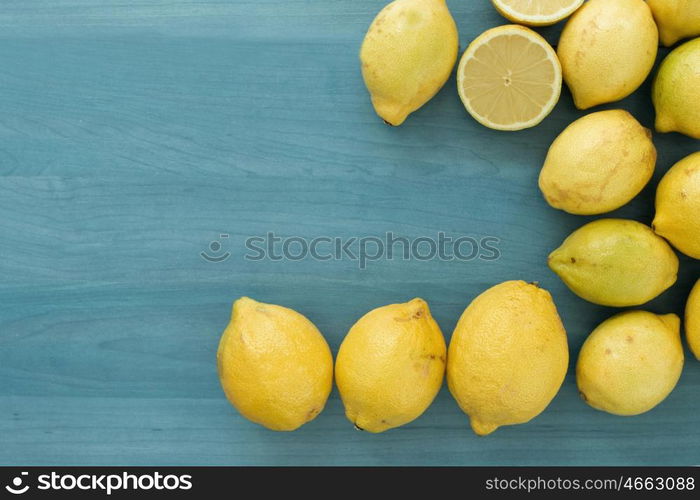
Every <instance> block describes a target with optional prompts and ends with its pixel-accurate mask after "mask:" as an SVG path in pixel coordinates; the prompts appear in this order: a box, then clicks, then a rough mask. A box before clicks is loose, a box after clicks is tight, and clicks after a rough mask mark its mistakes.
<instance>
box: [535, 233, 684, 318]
mask: <svg viewBox="0 0 700 500" xmlns="http://www.w3.org/2000/svg"><path fill="white" fill-rule="evenodd" d="M549 267H550V268H551V269H552V271H554V272H555V273H557V275H559V277H560V278H561V279H562V281H563V282H564V283H565V284H566V285H567V286H568V287H569V288H570V289H571V291H573V292H574V293H575V294H576V295H578V296H579V297H581V298H583V299H586V300H588V301H589V302H593V303H594V304H600V305H604V306H613V307H626V306H637V305H640V304H644V303H645V302H648V301H650V300H651V299H653V298H655V297H656V296H658V295H660V294H661V293H662V292H664V291H665V290H666V289H668V288H669V287H670V286H671V285H673V284H674V283H675V282H676V277H677V274H678V257H676V254H675V253H674V252H673V249H672V248H671V247H670V246H669V245H668V243H666V241H665V240H664V239H663V238H660V237H659V236H657V235H656V234H654V231H652V230H651V228H649V227H648V226H645V225H644V224H642V223H640V222H636V221H633V220H624V219H600V220H596V221H593V222H590V223H588V224H586V225H585V226H583V227H581V228H579V229H577V230H576V231H574V232H573V233H571V235H570V236H569V237H568V238H566V240H564V243H562V245H561V246H560V247H559V248H557V249H556V250H554V251H553V252H552V253H551V254H550V255H549Z"/></svg>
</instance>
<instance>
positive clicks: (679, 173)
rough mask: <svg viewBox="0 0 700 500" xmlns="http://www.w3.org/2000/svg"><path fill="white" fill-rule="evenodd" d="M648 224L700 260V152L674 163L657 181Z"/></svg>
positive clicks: (674, 244)
mask: <svg viewBox="0 0 700 500" xmlns="http://www.w3.org/2000/svg"><path fill="white" fill-rule="evenodd" d="M652 227H653V228H654V231H656V234H658V235H660V236H663V237H664V238H666V239H667V240H668V241H670V242H671V244H672V245H673V246H674V247H676V248H677V249H678V250H680V251H681V252H683V253H684V254H686V255H688V256H689V257H692V258H694V259H700V151H698V152H697V153H693V154H691V155H690V156H687V157H686V158H684V159H682V160H681V161H679V162H678V163H676V164H675V165H674V166H673V167H671V168H670V169H669V171H668V172H666V175H664V177H663V178H662V179H661V182H659V186H658V187H657V188H656V216H655V217H654V222H653V223H652Z"/></svg>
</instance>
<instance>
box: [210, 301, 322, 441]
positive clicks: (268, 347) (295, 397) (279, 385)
mask: <svg viewBox="0 0 700 500" xmlns="http://www.w3.org/2000/svg"><path fill="white" fill-rule="evenodd" d="M216 358H217V362H218V370H219V378H220V380H221V385H222V387H223V389H224V392H225V393H226V397H227V398H228V400H229V401H230V402H231V404H232V405H233V406H235V407H236V408H237V409H238V411H239V412H240V413H241V415H243V416H244V417H246V418H247V419H249V420H252V421H253V422H255V423H258V424H260V425H263V426H265V427H267V428H268V429H272V430H275V431H293V430H294V429H297V428H298V427H300V426H302V425H303V424H305V423H306V422H309V421H311V420H313V419H314V418H315V417H316V416H317V415H318V414H319V413H320V412H321V410H323V407H324V405H325V404H326V400H327V399H328V395H329V394H330V392H331V387H332V384H333V357H332V355H331V351H330V349H329V348H328V344H327V343H326V341H325V340H324V338H323V336H322V335H321V333H320V332H319V331H318V329H317V328H316V327H315V326H314V324H313V323H311V321H309V320H308V319H306V318H305V317H304V316H302V315H301V314H299V313H298V312H296V311H293V310H291V309H287V308H286V307H281V306H276V305H272V304H263V303H262V302H256V301H255V300H253V299H249V298H247V297H242V298H240V299H238V300H237V301H236V302H234V304H233V313H232V314H231V322H230V323H229V325H228V326H227V327H226V330H225V331H224V334H223V335H222V337H221V342H220V343H219V350H218V352H217V355H216Z"/></svg>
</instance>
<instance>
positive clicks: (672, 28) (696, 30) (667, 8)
mask: <svg viewBox="0 0 700 500" xmlns="http://www.w3.org/2000/svg"><path fill="white" fill-rule="evenodd" d="M647 4H649V8H650V9H651V12H652V13H653V14H654V19H655V20H656V24H657V26H658V27H659V37H660V38H661V42H662V43H663V44H664V45H665V46H666V47H670V46H671V45H673V44H674V43H676V42H677V41H678V40H680V39H681V38H690V37H693V36H698V35H700V2H698V0H647Z"/></svg>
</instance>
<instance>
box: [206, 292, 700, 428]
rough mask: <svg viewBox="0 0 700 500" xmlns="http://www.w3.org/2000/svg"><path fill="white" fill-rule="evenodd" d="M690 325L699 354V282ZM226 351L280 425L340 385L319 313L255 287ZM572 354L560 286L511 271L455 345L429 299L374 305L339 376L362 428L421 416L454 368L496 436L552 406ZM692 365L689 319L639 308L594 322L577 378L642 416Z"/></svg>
mask: <svg viewBox="0 0 700 500" xmlns="http://www.w3.org/2000/svg"><path fill="white" fill-rule="evenodd" d="M686 332H687V337H688V341H689V343H690V344H691V347H692V348H693V349H694V350H695V353H696V355H700V282H698V285H696V287H695V290H694V291H693V293H692V295H691V298H690V300H689V302H688V307H687V315H686ZM217 362H218V372H219V377H220V380H221V384H222V387H223V389H224V392H225V393H226V396H227V397H228V399H229V401H230V402H231V404H233V406H235V407H236V408H237V409H238V411H239V412H240V413H241V414H242V415H243V416H244V417H246V418H248V419H250V420H252V421H253V422H256V423H258V424H261V425H263V426H265V427H267V428H269V429H273V430H278V431H290V430H294V429H297V428H298V427H300V426H301V425H303V424H305V423H306V422H309V421H311V420H313V419H314V418H315V417H316V416H317V415H318V414H319V413H320V412H321V411H322V410H323V408H324V406H325V404H326V400H327V398H328V396H329V394H330V392H331V388H332V384H333V373H334V365H333V357H332V355H331V351H330V349H329V347H328V344H327V343H326V341H325V339H324V338H323V336H322V335H321V333H320V332H319V330H318V329H317V328H316V327H315V326H314V324H313V323H312V322H311V321H309V320H308V319H307V318H306V317H305V316H303V315H301V314H300V313H298V312H296V311H294V310H292V309H288V308H286V307H281V306H277V305H272V304H264V303H261V302H257V301H255V300H252V299H250V298H247V297H243V298H241V299H239V300H237V301H236V302H235V303H234V305H233V312H232V316H231V322H230V323H229V325H228V327H227V328H226V330H225V331H224V334H223V336H222V337H221V342H220V344H219V349H218V352H217ZM568 362H569V352H568V345H567V338H566V331H565V330H564V326H563V325H562V322H561V320H560V318H559V315H558V313H557V309H556V306H555V304H554V302H553V300H552V297H551V295H550V294H549V293H548V292H547V291H546V290H544V289H542V288H540V287H538V286H537V285H536V284H528V283H525V282H523V281H508V282H505V283H501V284H500V285H496V286H494V287H492V288H490V289H488V290H486V291H485V292H484V293H482V294H481V295H479V296H478V297H477V298H476V299H474V300H473V301H472V303H471V304H470V305H469V306H468V307H467V308H466V309H465V311H464V313H463V314H462V316H461V317H460V319H459V322H458V323H457V326H456V327H455V330H454V332H453V334H452V339H451V341H450V346H449V351H448V349H447V348H446V345H445V340H444V337H443V334H442V332H441V330H440V327H439V326H438V324H437V322H436V321H435V320H434V319H433V317H432V316H431V314H430V310H429V308H428V304H427V303H426V302H425V301H424V300H422V299H419V298H416V299H413V300H411V301H409V302H406V303H403V304H392V305H388V306H384V307H379V308H377V309H374V310H372V311H370V312H368V313H367V314H365V315H364V316H363V317H362V318H360V319H359V320H358V321H357V322H356V323H355V324H354V325H353V326H352V328H350V330H349V332H348V333H347V335H346V337H345V339H344V340H343V342H342V344H341V346H340V350H339V351H338V356H337V359H336V362H335V380H336V384H337V386H338V390H339V392H340V397H341V399H342V401H343V404H344V406H345V413H346V416H347V418H348V419H349V420H350V421H351V422H352V423H353V424H354V425H355V426H356V427H357V428H358V429H360V430H366V431H369V432H382V431H385V430H387V429H390V428H393V427H398V426H401V425H404V424H406V423H408V422H411V421H412V420H414V419H416V418H418V417H419V416H420V415H421V414H422V413H423V412H424V411H425V410H426V409H427V408H428V407H429V406H430V404H431V403H432V401H433V399H434V398H435V396H436V395H437V393H438V391H439V390H440V387H441V386H442V383H443V377H444V374H445V373H447V383H448V386H449V389H450V392H451V393H452V395H453V396H454V397H455V399H456V401H457V403H458V404H459V406H460V408H461V409H462V410H463V411H464V412H465V413H467V414H468V416H469V419H470V423H471V426H472V429H473V430H474V431H475V432H476V433H477V434H480V435H485V434H489V433H491V432H493V431H494V430H496V429H497V428H498V427H500V426H503V425H512V424H520V423H524V422H527V421H529V420H531V419H532V418H534V417H535V416H537V415H538V414H539V413H541V412H542V411H543V410H544V409H545V408H546V407H547V405H548V404H549V403H550V401H551V400H552V399H553V398H554V396H555V395H556V394H557V392H558V390H559V388H560V386H561V384H562V382H563V381H564V377H565V375H566V371H567V367H568ZM682 366H683V348H682V345H681V340H680V319H679V318H678V317H677V316H676V315H674V314H667V315H656V314H652V313H650V312H646V311H628V312H623V313H621V314H618V315H616V316H613V317H612V318H610V319H608V320H606V321H605V322H603V323H602V324H601V325H599V326H598V327H597V328H596V329H595V330H594V331H593V332H592V333H591V335H590V336H589V337H588V339H587V340H586V342H585V343H584V345H583V347H582V349H581V352H580V355H579V359H578V363H577V367H576V378H577V383H578V386H579V390H580V392H581V395H582V397H583V399H584V400H585V401H586V402H587V403H588V404H590V405H591V406H593V407H594V408H598V409H600V410H604V411H608V412H610V413H614V414H618V415H636V414H639V413H643V412H645V411H648V410H650V409H651V408H653V407H654V406H656V405H657V404H659V403H660V402H661V401H662V400H663V399H664V398H665V397H666V396H667V395H668V394H669V393H670V392H671V390H672V389H673V388H674V386H675V385H676V383H677V381H678V378H679V377H680V374H681V370H682ZM602 367H604V369H601V368H602Z"/></svg>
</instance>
